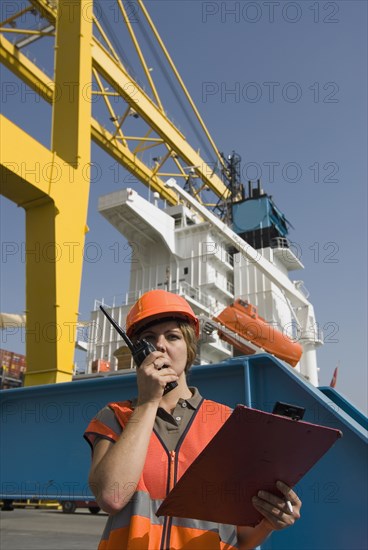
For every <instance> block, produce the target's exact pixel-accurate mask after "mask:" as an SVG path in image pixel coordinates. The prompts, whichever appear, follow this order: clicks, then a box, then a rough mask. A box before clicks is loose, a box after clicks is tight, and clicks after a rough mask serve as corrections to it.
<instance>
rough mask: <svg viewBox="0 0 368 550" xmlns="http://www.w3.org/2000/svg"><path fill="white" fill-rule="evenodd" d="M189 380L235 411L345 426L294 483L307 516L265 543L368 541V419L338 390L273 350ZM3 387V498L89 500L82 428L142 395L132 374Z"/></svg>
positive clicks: (209, 368)
mask: <svg viewBox="0 0 368 550" xmlns="http://www.w3.org/2000/svg"><path fill="white" fill-rule="evenodd" d="M189 384H190V385H195V386H198V387H199V389H200V391H201V393H202V394H203V395H205V396H206V397H208V398H210V399H214V400H216V401H219V402H222V403H226V404H228V405H230V406H232V407H234V406H235V405H237V404H239V403H243V404H245V405H247V406H252V407H254V408H257V409H260V410H264V411H266V412H271V411H272V408H273V405H274V403H275V401H284V402H288V403H293V404H297V405H301V406H303V407H305V409H306V413H305V416H304V420H306V421H307V422H313V423H316V424H322V425H325V426H329V427H332V428H336V429H339V430H341V431H342V432H343V437H342V439H340V440H339V441H337V443H336V444H335V445H334V446H333V447H332V449H331V450H330V451H328V453H327V454H326V455H324V457H322V459H321V460H320V461H319V462H318V464H317V465H316V466H315V467H314V468H312V470H310V472H309V473H308V474H307V475H306V476H305V477H304V478H303V479H302V481H301V482H300V483H299V484H298V486H297V488H296V490H297V492H298V494H299V495H300V497H301V499H302V501H303V507H302V519H301V520H300V521H299V522H297V524H296V525H295V526H294V527H293V528H291V529H287V530H286V531H284V532H275V533H274V534H273V535H272V537H270V538H269V539H268V540H267V541H266V542H265V543H264V544H263V545H262V549H266V550H271V549H272V550H295V549H305V550H307V549H308V550H312V549H313V550H363V549H366V548H367V547H368V539H367V528H366V521H367V517H368V509H367V493H368V491H367V489H368V484H367V442H368V440H367V431H366V429H365V427H366V419H365V417H363V416H362V415H361V413H359V411H357V410H356V409H355V408H354V407H352V406H351V405H350V404H349V403H348V402H346V400H344V399H343V398H342V397H341V396H339V394H338V393H337V392H335V391H333V392H332V393H331V392H329V391H328V389H326V388H323V391H321V390H319V389H318V388H315V387H313V386H311V385H310V384H309V383H308V382H306V381H305V380H304V379H303V378H301V377H300V376H298V375H297V374H296V373H295V371H293V369H292V368H291V367H289V366H287V365H285V364H283V363H281V362H280V361H277V360H276V359H275V358H273V357H272V356H270V355H267V354H263V355H257V356H249V357H237V358H233V359H230V360H227V361H224V362H222V363H219V364H216V365H203V366H196V367H193V369H192V371H191V373H190V378H189ZM0 393H1V433H2V438H1V493H0V498H8V499H16V498H21V497H27V498H35V497H37V498H47V499H59V500H62V499H70V498H74V499H86V498H91V497H92V493H91V491H90V489H89V488H88V483H87V477H88V470H89V464H90V450H89V448H88V445H87V443H86V442H85V441H84V440H83V438H82V434H83V432H84V430H85V428H86V426H87V424H88V422H89V420H90V419H91V418H92V417H93V416H94V415H95V413H96V412H97V411H98V410H99V409H101V408H102V407H103V406H104V405H105V404H106V403H108V402H109V401H116V400H118V401H120V400H124V399H127V398H130V397H133V396H134V395H135V394H136V382H135V374H134V373H129V374H124V375H121V376H110V377H105V378H96V379H89V380H79V381H74V382H69V383H64V384H55V385H49V386H34V387H30V388H19V389H14V390H5V391H2V392H0ZM364 426H365V427H364ZM240 436H241V434H239V437H240ZM290 444H291V445H292V442H290ZM234 449H236V441H234ZM305 452H306V453H307V452H308V448H306V449H305Z"/></svg>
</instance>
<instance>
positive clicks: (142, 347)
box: [100, 306, 178, 395]
mask: <svg viewBox="0 0 368 550" xmlns="http://www.w3.org/2000/svg"><path fill="white" fill-rule="evenodd" d="M100 310H101V311H102V313H103V314H104V315H105V316H106V317H107V318H108V320H109V321H110V323H111V324H112V326H113V327H114V329H115V330H116V331H117V332H118V334H120V336H121V337H122V338H123V340H124V342H125V343H126V345H127V346H128V348H129V349H130V351H131V352H132V356H133V360H134V362H135V364H136V365H137V367H140V366H141V364H142V363H143V361H144V360H145V358H146V357H147V355H149V354H150V353H152V351H157V350H156V348H155V346H154V345H153V344H152V343H151V342H147V340H145V339H144V338H142V340H137V342H136V343H135V344H133V342H132V341H131V339H130V338H129V336H128V335H127V333H126V332H125V331H124V330H123V329H122V328H121V327H120V326H119V325H118V324H117V322H116V321H115V320H114V319H113V318H112V317H111V315H109V314H108V313H107V311H106V310H105V308H103V307H102V306H100ZM162 368H166V369H167V365H164V366H163V367H162ZM177 385H178V383H177V382H175V381H173V382H168V383H167V384H166V386H165V388H164V393H163V395H165V394H166V393H168V392H169V391H171V390H173V389H174V388H176V386H177Z"/></svg>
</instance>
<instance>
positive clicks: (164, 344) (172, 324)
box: [139, 321, 188, 376]
mask: <svg viewBox="0 0 368 550" xmlns="http://www.w3.org/2000/svg"><path fill="white" fill-rule="evenodd" d="M142 338H144V339H145V340H147V341H148V342H151V343H152V344H153V345H154V346H155V348H156V349H157V350H158V351H161V352H162V353H163V354H164V357H165V359H167V362H165V365H167V366H168V367H171V368H172V369H174V370H175V371H176V373H177V375H178V376H180V375H181V373H182V372H184V370H185V366H186V364H187V356H188V351H187V344H186V342H185V340H184V336H183V333H182V332H181V330H180V328H179V326H178V323H177V322H176V321H164V322H163V323H159V322H158V323H157V324H155V325H151V326H150V327H148V328H147V329H146V330H145V329H143V330H142V332H140V334H139V339H140V340H141V339H142Z"/></svg>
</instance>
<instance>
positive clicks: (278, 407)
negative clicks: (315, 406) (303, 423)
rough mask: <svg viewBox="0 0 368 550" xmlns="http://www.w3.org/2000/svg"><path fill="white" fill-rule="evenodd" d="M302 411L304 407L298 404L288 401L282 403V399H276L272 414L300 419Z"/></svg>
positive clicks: (303, 411)
mask: <svg viewBox="0 0 368 550" xmlns="http://www.w3.org/2000/svg"><path fill="white" fill-rule="evenodd" d="M304 413H305V408H304V407H300V406H299V405H292V404H290V403H283V402H282V401H276V403H275V406H274V408H273V411H272V414H278V415H279V416H287V417H289V418H291V419H292V420H302V418H303V416H304Z"/></svg>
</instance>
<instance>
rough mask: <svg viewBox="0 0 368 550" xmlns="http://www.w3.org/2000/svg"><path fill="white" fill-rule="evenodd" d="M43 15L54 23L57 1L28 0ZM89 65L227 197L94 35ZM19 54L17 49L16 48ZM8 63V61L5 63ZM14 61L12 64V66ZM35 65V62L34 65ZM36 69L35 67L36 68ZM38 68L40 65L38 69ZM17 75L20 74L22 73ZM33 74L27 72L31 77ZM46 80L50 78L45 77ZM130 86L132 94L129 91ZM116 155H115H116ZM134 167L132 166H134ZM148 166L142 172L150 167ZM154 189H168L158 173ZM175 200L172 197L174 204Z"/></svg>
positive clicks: (204, 179)
mask: <svg viewBox="0 0 368 550" xmlns="http://www.w3.org/2000/svg"><path fill="white" fill-rule="evenodd" d="M29 1H30V3H31V4H32V6H34V7H35V8H36V9H37V10H38V11H39V12H40V13H41V14H42V16H43V17H45V18H47V19H48V21H49V22H50V23H52V24H53V25H55V24H56V9H55V8H56V2H55V8H53V6H52V5H51V3H50V2H47V1H45V0H29ZM92 44H93V46H92V65H93V67H95V68H97V70H98V71H99V73H100V74H101V75H102V76H103V77H104V78H105V79H106V81H107V82H109V84H110V85H111V86H112V87H113V89H114V90H116V91H118V93H119V94H120V95H121V96H122V97H123V98H124V100H125V101H126V102H127V103H128V104H129V105H130V106H131V107H132V108H133V109H134V110H135V111H136V112H137V113H138V114H139V116H140V117H141V118H142V119H143V120H144V121H145V122H146V123H147V124H148V125H149V126H150V127H151V128H152V129H153V130H154V131H155V132H156V133H157V134H158V135H159V136H160V137H161V138H162V139H163V140H164V142H165V143H166V144H167V145H168V147H169V149H171V150H173V151H175V153H176V154H177V155H178V156H179V157H180V158H182V159H183V161H184V162H185V164H186V165H187V166H190V167H193V170H194V172H195V173H196V175H197V176H198V177H199V178H200V179H201V180H202V182H203V184H204V185H206V186H207V187H208V188H209V189H211V190H212V191H213V192H214V193H215V194H216V195H217V196H218V197H220V198H222V199H226V198H228V196H229V190H228V188H227V187H226V185H225V184H224V183H223V182H222V180H221V179H220V178H219V177H218V176H217V174H215V173H214V170H213V167H210V166H209V165H208V164H207V163H206V162H205V161H204V160H203V159H202V158H201V156H200V155H199V154H198V153H197V152H196V151H195V150H194V149H193V148H192V147H191V146H190V145H189V143H188V142H187V141H186V139H185V137H184V136H183V134H182V133H181V132H180V131H179V130H178V129H177V128H176V127H175V125H174V124H173V123H172V122H171V121H170V120H169V119H168V117H167V116H166V115H165V114H164V113H163V112H162V111H161V109H160V108H159V107H158V106H156V105H155V104H154V103H153V101H152V100H151V99H150V97H149V96H148V95H147V94H146V93H145V92H144V90H143V89H142V88H140V86H139V85H138V84H137V83H136V82H135V81H134V80H132V78H131V77H130V75H129V73H128V72H127V71H126V69H125V67H124V66H123V64H122V63H117V61H116V60H115V59H113V58H112V57H111V56H110V55H109V54H108V53H107V52H106V50H105V49H104V48H103V47H102V45H101V44H100V43H99V42H98V40H97V39H96V38H95V37H93V42H92ZM17 54H18V52H17ZM8 66H9V65H8ZM15 67H16V65H14V68H15ZM35 67H36V66H35ZM37 69H38V68H37ZM38 70H39V69H38ZM18 76H20V77H21V78H22V77H23V76H22V74H21V73H18ZM32 79H33V76H32V75H30V80H32ZM48 80H49V79H48ZM132 90H133V94H132ZM94 139H95V140H96V142H97V143H98V144H99V145H101V146H102V147H103V148H104V149H105V150H106V147H105V140H104V142H103V143H99V141H98V138H94ZM115 158H116V157H115ZM124 166H125V167H126V168H127V169H128V170H129V169H131V168H132V165H131V163H130V162H129V163H128V164H127V165H124ZM133 170H134V166H133ZM149 170H150V168H148V167H147V169H146V170H145V172H147V171H149ZM138 179H140V180H141V181H143V182H144V183H145V184H146V185H151V184H152V177H149V178H148V180H147V179H146V178H144V179H142V178H141V177H139V178H138ZM154 179H155V180H156V183H155V189H156V190H157V191H158V192H159V193H160V194H161V196H162V197H164V196H165V195H167V189H165V186H164V185H161V182H160V180H158V179H157V176H155V177H154ZM176 202H177V200H175V201H174V204H175V203H176Z"/></svg>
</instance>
